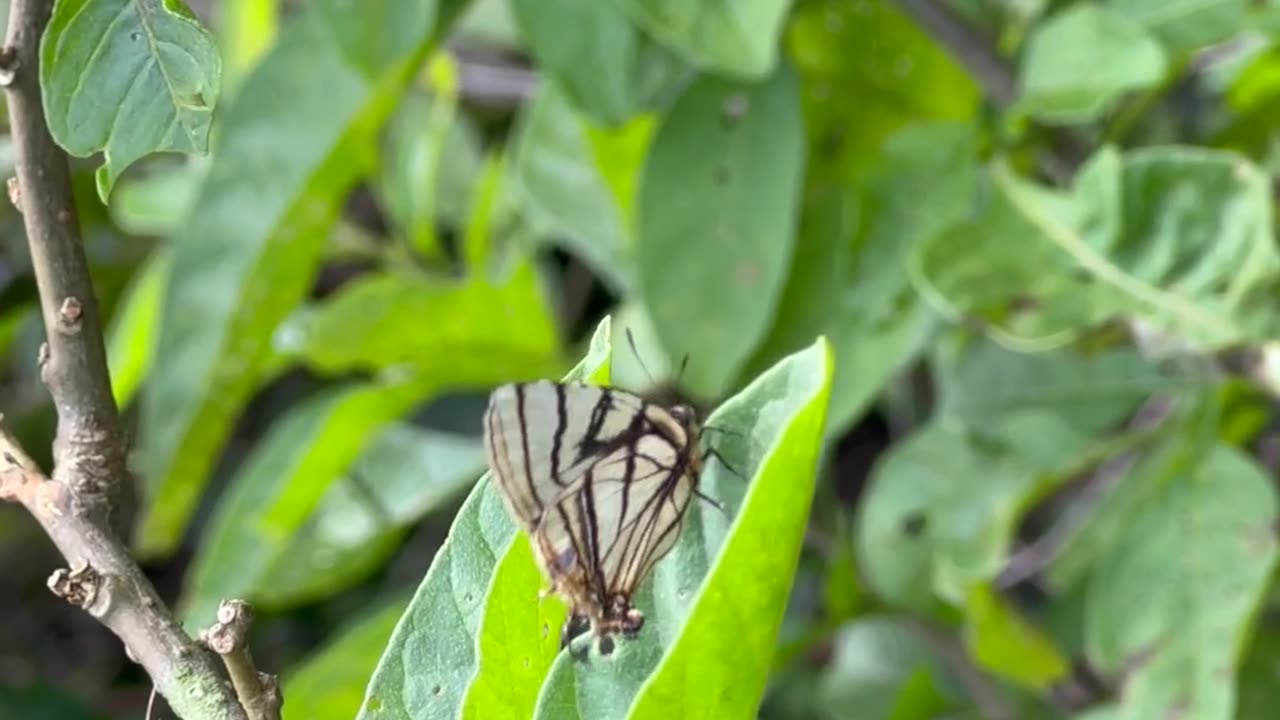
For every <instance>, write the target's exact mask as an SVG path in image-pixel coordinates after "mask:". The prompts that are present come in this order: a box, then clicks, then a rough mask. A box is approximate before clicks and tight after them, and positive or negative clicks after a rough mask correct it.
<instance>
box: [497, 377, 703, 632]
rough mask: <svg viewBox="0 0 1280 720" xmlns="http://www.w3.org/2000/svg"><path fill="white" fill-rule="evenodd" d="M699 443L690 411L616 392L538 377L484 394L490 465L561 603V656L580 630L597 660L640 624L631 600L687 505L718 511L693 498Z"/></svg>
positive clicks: (670, 542) (670, 543) (672, 539)
mask: <svg viewBox="0 0 1280 720" xmlns="http://www.w3.org/2000/svg"><path fill="white" fill-rule="evenodd" d="M700 436H701V429H700V426H699V424H698V419H697V415H696V413H695V412H694V410H693V408H692V407H690V406H688V405H684V404H677V405H672V406H670V407H663V406H661V405H658V404H655V403H652V402H649V401H647V400H645V399H643V398H641V397H640V396H638V395H635V394H633V393H629V392H626V391H623V390H618V389H615V388H608V387H599V386H594V385H586V384H581V383H556V382H551V381H547V380H543V381H537V382H531V383H519V384H508V385H503V386H501V387H499V388H497V389H496V390H494V391H493V393H492V395H490V398H489V406H488V409H487V410H486V412H485V416H484V445H485V450H486V452H487V455H488V462H489V469H490V471H491V472H492V476H493V478H494V479H495V480H496V481H497V484H498V488H499V490H500V491H501V493H500V494H501V496H502V499H503V502H504V504H505V506H506V509H507V512H508V514H509V515H510V516H511V518H512V520H513V521H515V523H516V524H517V525H519V526H520V527H521V528H522V529H523V530H524V531H525V532H526V533H528V535H529V538H530V540H531V541H532V544H533V548H534V555H535V556H536V558H537V560H538V564H539V566H540V568H541V570H542V573H543V575H544V576H545V577H546V578H547V579H548V580H549V581H550V584H551V588H550V591H551V592H554V593H556V594H558V595H559V596H560V597H561V598H563V599H564V600H565V602H566V603H567V604H568V605H569V607H570V615H569V618H568V619H567V620H566V622H565V625H564V627H563V629H562V630H561V647H562V648H563V647H566V646H568V645H569V644H570V642H571V641H572V640H573V638H574V637H576V636H577V635H579V634H581V633H582V632H584V631H585V630H587V629H588V628H589V629H591V630H592V631H593V632H594V634H595V636H596V637H597V638H598V639H599V643H600V651H601V652H602V653H604V654H608V653H609V652H611V651H612V649H613V640H612V637H613V636H614V635H616V634H618V633H622V634H623V635H626V636H631V635H634V634H635V633H637V632H639V631H640V629H641V628H642V627H643V625H644V615H643V613H641V611H640V610H638V609H637V608H636V607H635V606H634V605H633V604H632V596H633V595H634V593H635V591H636V588H637V587H638V586H639V585H640V583H641V582H642V581H643V580H644V579H645V577H647V576H648V574H649V572H650V571H651V570H652V569H653V566H654V565H655V564H656V563H657V562H658V560H660V559H661V558H662V557H663V556H664V555H666V554H667V553H668V552H670V550H671V548H672V547H674V546H675V544H676V540H677V539H678V538H679V535H680V530H681V528H682V527H683V525H684V518H685V512H686V511H687V510H688V508H689V503H690V500H691V499H692V498H693V497H695V496H697V497H700V498H702V499H704V500H707V501H708V502H711V503H712V504H714V505H716V506H717V507H719V506H720V505H719V503H718V502H716V501H715V500H713V499H711V498H709V497H707V496H705V495H703V494H702V493H701V492H699V490H698V479H699V477H700V476H701V474H702V471H703V460H704V458H703V453H702V451H701V450H700V449H699V446H698V440H699V438H700ZM710 452H711V454H715V455H716V457H719V456H718V454H716V453H715V451H714V450H712V451H710ZM722 461H723V460H722Z"/></svg>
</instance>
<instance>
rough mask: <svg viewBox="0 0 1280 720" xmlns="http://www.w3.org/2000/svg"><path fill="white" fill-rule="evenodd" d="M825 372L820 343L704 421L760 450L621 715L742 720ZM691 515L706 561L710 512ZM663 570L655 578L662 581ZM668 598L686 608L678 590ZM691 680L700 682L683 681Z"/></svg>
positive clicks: (801, 512) (779, 596) (804, 488)
mask: <svg viewBox="0 0 1280 720" xmlns="http://www.w3.org/2000/svg"><path fill="white" fill-rule="evenodd" d="M832 372H833V367H832V357H831V348H830V345H829V344H828V343H827V341H826V339H825V338H819V339H818V341H817V342H815V343H814V344H813V345H812V346H810V347H809V348H808V349H806V350H803V351H801V352H799V353H797V354H795V355H792V356H790V357H788V358H784V359H783V360H781V361H780V362H779V363H778V364H777V365H776V366H774V368H772V369H771V370H769V371H767V372H765V373H764V374H763V375H761V376H760V377H759V378H757V379H756V381H755V382H753V383H752V384H751V385H749V386H748V387H747V388H746V389H745V390H743V391H742V393H740V394H739V395H737V396H735V397H734V398H732V399H730V400H729V401H727V402H726V403H725V404H724V406H722V407H721V409H720V411H719V412H717V413H716V415H715V416H714V417H713V418H711V419H709V421H708V422H709V423H710V424H712V425H713V426H715V427H722V426H723V427H734V426H735V425H736V426H738V427H740V428H742V429H743V430H744V431H747V432H750V433H751V434H752V440H753V442H754V443H759V446H761V447H765V448H767V450H766V451H765V455H764V456H763V457H762V458H761V459H760V460H759V465H758V466H757V469H756V472H755V474H754V477H753V479H752V481H751V485H750V487H749V489H748V490H747V494H746V497H745V498H744V499H743V500H742V505H741V510H740V511H739V513H738V515H737V517H736V518H735V519H734V522H733V525H732V526H731V527H730V528H729V530H728V532H727V535H726V536H725V538H724V544H723V545H722V546H721V548H720V550H719V553H718V554H717V555H715V556H714V558H715V559H714V561H713V562H712V564H711V567H710V569H709V572H708V575H707V579H706V580H705V581H704V582H703V584H702V586H701V588H700V589H699V590H698V591H697V594H695V595H694V596H693V599H692V601H691V602H690V603H689V604H690V605H691V606H690V607H687V608H682V609H681V614H684V613H686V612H687V616H686V617H685V621H684V624H683V627H682V628H681V630H680V632H679V634H678V635H677V636H676V638H675V640H674V642H672V644H671V646H670V647H669V648H668V649H667V652H666V655H665V657H663V659H662V662H661V664H660V665H659V666H658V667H657V669H656V670H655V671H654V673H653V675H651V676H650V677H649V678H648V680H646V681H645V684H644V686H642V687H641V689H640V691H639V693H638V695H637V697H636V700H635V703H634V704H633V705H632V707H631V711H630V713H628V715H627V717H628V718H631V719H632V720H644V719H645V718H662V717H667V716H668V715H669V713H670V709H671V708H673V707H679V708H681V709H682V712H684V713H685V714H686V716H687V717H703V718H719V717H748V716H750V715H751V714H753V713H754V712H756V709H757V708H758V707H759V705H760V700H761V698H762V697H763V696H764V690H765V683H766V682H767V680H768V678H769V671H770V668H771V666H772V663H773V657H774V646H775V643H776V639H777V634H778V628H779V626H780V624H781V622H782V616H783V612H784V611H785V610H786V606H787V601H788V599H789V597H790V594H791V584H792V581H791V579H792V577H793V576H794V574H795V570H796V563H797V560H798V559H799V556H800V547H801V544H802V543H803V540H804V533H805V528H806V527H807V526H808V519H809V504H810V501H811V500H812V498H813V489H814V483H815V482H816V479H817V462H818V453H819V452H820V450H821V448H822V435H823V429H824V425H825V422H826V414H827V404H828V402H829V400H830V393H831V376H832ZM717 419H718V422H717ZM720 423H723V425H721V424H720ZM753 455H754V454H753ZM753 459H754V458H753ZM743 465H744V466H748V467H749V466H750V465H749V464H747V463H743ZM721 477H723V476H721ZM720 484H721V482H717V483H716V485H720ZM722 492H723V491H722ZM700 509H701V510H702V518H703V522H704V524H705V525H707V526H708V527H707V528H706V529H705V530H704V543H706V545H705V549H704V548H702V547H700V548H698V550H699V551H701V552H704V553H705V557H707V558H711V557H712V552H711V549H712V548H713V547H714V544H713V543H714V540H713V538H714V537H715V533H714V527H715V526H714V525H712V524H711V523H710V522H707V517H708V515H709V511H708V510H706V508H700ZM686 543H687V541H686ZM678 557H679V556H678ZM685 557H687V556H685ZM680 559H684V558H680ZM691 564H692V563H688V562H686V563H685V565H684V567H683V568H674V567H671V566H668V567H669V568H670V570H671V572H670V574H676V572H677V571H679V572H680V574H681V575H683V577H681V578H680V580H679V581H678V582H680V583H682V584H686V586H687V583H688V582H689V577H688V573H689V569H690V565H691ZM670 574H668V573H663V575H664V576H665V577H664V578H663V579H664V580H665V579H666V578H667V577H670ZM655 584H656V582H655ZM664 586H665V588H670V587H671V586H670V585H666V583H663V584H662V585H658V588H657V589H656V590H655V594H661V592H662V590H663V589H664ZM676 587H679V585H676ZM668 601H669V602H670V601H674V602H675V603H677V604H681V605H683V604H685V602H684V601H683V599H682V598H681V593H680V592H678V591H677V592H676V593H674V596H672V595H669V596H668ZM659 627H661V626H659ZM693 677H698V678H699V682H698V683H696V684H691V683H689V681H688V680H689V678H693Z"/></svg>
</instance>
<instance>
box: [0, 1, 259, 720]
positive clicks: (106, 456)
mask: <svg viewBox="0 0 1280 720" xmlns="http://www.w3.org/2000/svg"><path fill="white" fill-rule="evenodd" d="M52 6H53V2H52V0H13V1H12V3H11V4H10V8H9V27H8V33H7V35H6V38H5V43H4V46H3V48H0V87H3V88H4V90H5V93H6V96H7V101H8V111H9V123H10V127H11V137H12V140H13V147H14V158H15V163H14V165H15V171H16V175H17V177H16V178H14V179H11V180H10V181H9V197H10V198H11V199H12V200H13V201H14V205H15V206H16V207H17V208H18V209H19V210H20V211H21V213H22V217H23V222H24V224H25V225H26V231H27V240H28V244H29V246H30V248H31V262H32V267H33V268H34V270H35V276H36V284H37V287H38V289H39V294H40V305H41V309H42V311H43V317H44V325H45V334H46V343H45V344H44V345H43V346H42V348H41V352H40V368H41V378H42V379H43V380H44V383H45V385H46V386H47V387H48V389H49V393H50V395H51V396H52V398H53V403H54V406H55V408H56V410H57V415H58V428H57V434H56V437H55V440H54V447H53V458H54V463H55V468H54V471H53V473H52V478H50V477H48V476H46V475H45V474H44V473H43V472H42V471H41V470H40V468H39V467H37V466H36V464H35V463H34V462H32V461H31V459H30V457H29V456H28V455H27V453H26V452H24V451H23V449H22V448H21V447H19V445H18V443H17V442H16V441H15V440H14V439H13V438H12V437H11V436H10V435H9V434H8V433H7V432H5V431H4V429H3V427H0V500H10V501H14V502H19V503H21V504H22V505H23V506H24V507H26V508H27V510H28V512H30V513H31V515H32V516H33V517H34V518H35V519H36V521H37V522H39V523H40V525H41V526H42V527H43V528H44V530H45V532H46V533H47V534H48V535H49V537H50V539H51V540H53V543H54V544H55V545H56V546H57V547H58V550H59V551H60V552H61V553H62V555H63V557H65V558H66V560H67V563H68V565H69V566H70V567H69V569H62V570H58V571H57V572H55V573H54V574H53V576H52V577H50V579H49V587H50V589H51V590H52V591H53V592H54V593H55V594H57V595H59V596H60V597H62V598H64V599H66V600H67V601H68V602H70V603H72V604H74V605H76V606H78V607H81V608H83V609H84V610H85V611H86V612H88V613H89V614H90V615H91V616H93V617H94V618H96V619H97V620H98V621H99V622H101V623H102V624H103V625H105V626H106V627H107V628H109V629H110V630H111V631H112V632H114V633H115V634H116V635H117V636H118V637H119V638H120V639H121V640H122V641H123V642H124V645H125V650H126V652H127V653H128V654H129V656H130V657H131V658H133V659H134V660H136V661H137V662H138V663H139V664H141V665H142V666H143V668H144V669H145V670H146V671H147V673H148V674H149V675H150V676H151V680H152V681H153V682H154V683H155V686H156V688H157V689H158V690H159V692H160V694H161V695H163V696H164V697H165V698H166V699H167V700H168V701H169V706H170V707H171V708H172V709H173V711H174V712H175V713H177V714H178V715H179V716H180V717H182V718H185V719H186V720H200V719H203V718H210V719H212V718H217V719H218V720H243V719H244V718H245V714H244V711H243V709H242V708H241V707H240V705H239V703H238V702H237V701H236V698H235V696H234V695H233V694H232V692H231V689H230V688H229V687H228V686H227V684H226V683H225V681H223V680H222V678H221V677H220V675H219V673H218V669H217V665H216V664H215V663H214V662H213V658H212V657H210V656H209V655H208V654H207V653H205V652H204V651H203V650H202V649H201V648H200V646H199V645H197V644H196V642H195V641H194V640H193V639H192V638H191V637H189V636H188V635H187V634H186V633H185V632H183V630H182V628H181V627H180V626H179V625H178V623H177V621H176V620H175V619H174V618H173V616H172V615H171V614H170V613H169V612H168V610H167V609H166V608H165V606H164V604H163V603H162V602H161V601H160V598H159V596H158V595H157V594H156V592H155V588H153V587H152V585H151V583H150V582H149V581H148V580H147V578H146V576H144V575H143V573H142V571H141V569H139V567H138V565H137V563H136V562H135V561H134V560H133V558H132V557H131V556H130V555H129V553H128V551H127V550H126V549H125V547H124V545H123V543H122V542H121V541H120V536H121V533H120V529H121V528H123V527H124V526H125V525H126V524H127V523H126V522H125V521H126V520H127V519H128V518H127V515H128V512H127V510H128V507H129V505H130V500H131V492H132V490H133V488H132V483H131V481H130V478H129V475H128V471H127V469H126V466H125V452H126V443H125V436H124V431H123V429H122V427H121V424H120V419H119V412H118V410H117V408H116V406H115V401H114V399H113V398H112V395H111V381H110V377H109V375H108V373H107V363H106V352H105V350H104V345H103V340H102V323H101V320H100V318H99V315H98V304H97V300H96V298H95V296H94V293H93V285H92V283H91V281H90V277H89V270H88V263H87V261H86V260H85V255H84V249H83V247H82V245H81V242H80V230H79V227H78V224H77V218H76V211H75V205H74V202H73V199H72V193H71V180H70V171H69V167H68V162H67V157H66V155H65V154H64V153H63V152H62V150H61V149H60V148H59V147H58V146H57V145H56V144H54V141H53V138H52V137H51V136H50V135H49V131H48V128H47V126H46V124H45V118H44V110H43V106H42V103H41V96H40V92H41V91H40V81H39V74H38V70H39V47H40V38H41V35H42V33H43V31H44V28H45V25H46V24H47V23H48V21H49V16H50V12H51V10H52Z"/></svg>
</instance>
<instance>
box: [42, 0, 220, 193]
mask: <svg viewBox="0 0 1280 720" xmlns="http://www.w3.org/2000/svg"><path fill="white" fill-rule="evenodd" d="M221 73H222V61H221V59H220V58H219V56H218V48H217V46H215V45H214V41H213V38H212V37H211V36H210V35H209V33H208V31H206V30H205V29H204V27H202V26H201V25H200V23H199V22H198V21H197V20H196V18H195V16H194V15H192V14H191V11H190V10H188V9H187V8H186V6H185V5H183V4H182V2H181V0H60V1H59V2H57V3H55V4H54V11H53V17H51V18H50V20H49V26H48V28H47V29H46V30H45V34H44V39H43V42H42V43H41V46H40V86H41V88H42V89H43V90H44V92H43V98H44V114H45V118H46V119H47V120H48V123H49V132H50V133H52V134H53V137H54V139H55V140H57V141H58V144H59V145H61V146H62V147H63V149H65V150H66V151H67V152H68V153H70V154H72V155H77V156H80V157H88V156H89V155H92V154H93V153H96V152H99V151H101V152H102V153H103V159H104V162H103V165H102V167H101V168H99V169H98V173H97V184H98V195H99V197H101V198H102V201H103V202H106V200H107V197H108V196H109V195H110V194H111V187H112V185H114V184H115V181H116V179H117V178H119V177H120V174H121V173H122V172H124V170H125V169H126V168H128V167H129V166H130V165H132V164H133V163H134V162H136V161H137V160H139V159H140V158H142V157H143V156H145V155H147V154H148V153H152V152H182V153H204V152H205V151H206V150H207V149H208V143H209V123H210V120H211V119H212V116H213V108H214V106H215V105H217V103H218V89H219V85H220V75H221ZM108 109H110V112H108V111H107V110H108Z"/></svg>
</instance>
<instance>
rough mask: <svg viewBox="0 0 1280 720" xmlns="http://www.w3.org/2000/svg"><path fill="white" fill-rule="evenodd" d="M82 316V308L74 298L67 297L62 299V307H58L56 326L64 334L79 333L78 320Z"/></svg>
mask: <svg viewBox="0 0 1280 720" xmlns="http://www.w3.org/2000/svg"><path fill="white" fill-rule="evenodd" d="M83 315H84V306H82V305H81V304H80V301H79V300H78V299H76V298H75V297H74V296H68V297H65V298H63V299H62V305H61V306H59V307H58V325H59V326H61V329H62V331H63V332H65V333H69V334H75V333H78V332H80V318H81V317H82V316H83Z"/></svg>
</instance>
